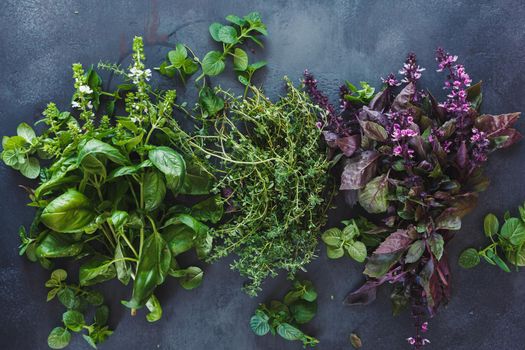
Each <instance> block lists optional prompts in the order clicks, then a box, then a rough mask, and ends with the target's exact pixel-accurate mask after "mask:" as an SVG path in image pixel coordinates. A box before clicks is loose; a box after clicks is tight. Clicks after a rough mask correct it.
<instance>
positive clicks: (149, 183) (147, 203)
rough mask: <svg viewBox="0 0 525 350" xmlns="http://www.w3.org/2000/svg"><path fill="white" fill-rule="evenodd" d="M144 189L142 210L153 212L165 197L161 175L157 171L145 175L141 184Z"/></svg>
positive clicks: (164, 185)
mask: <svg viewBox="0 0 525 350" xmlns="http://www.w3.org/2000/svg"><path fill="white" fill-rule="evenodd" d="M143 187H144V209H145V210H146V211H153V210H155V209H157V208H158V207H159V206H160V205H161V204H162V202H163V201H164V197H165V196H166V184H165V183H164V179H163V178H162V175H161V174H160V173H159V172H157V171H150V172H148V173H146V176H145V177H144V182H143Z"/></svg>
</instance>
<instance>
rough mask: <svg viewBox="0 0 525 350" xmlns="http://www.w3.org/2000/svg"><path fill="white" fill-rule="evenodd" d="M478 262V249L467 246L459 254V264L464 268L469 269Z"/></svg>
mask: <svg viewBox="0 0 525 350" xmlns="http://www.w3.org/2000/svg"><path fill="white" fill-rule="evenodd" d="M479 262H480V259H479V254H478V251H477V250H476V249H474V248H468V249H466V250H464V251H463V253H461V255H460V256H459V261H458V263H459V266H461V267H462V268H464V269H471V268H473V267H475V266H477V265H478V264H479Z"/></svg>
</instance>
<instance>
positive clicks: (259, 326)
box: [250, 314, 270, 336]
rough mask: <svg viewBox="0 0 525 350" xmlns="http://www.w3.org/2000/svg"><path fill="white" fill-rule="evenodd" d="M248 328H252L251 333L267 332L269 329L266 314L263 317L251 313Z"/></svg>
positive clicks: (260, 334)
mask: <svg viewBox="0 0 525 350" xmlns="http://www.w3.org/2000/svg"><path fill="white" fill-rule="evenodd" d="M265 316H266V315H265ZM250 328H251V329H252V331H253V333H255V334H256V335H258V336H263V335H266V334H268V332H269V331H270V325H269V324H268V316H266V318H263V317H262V316H261V315H259V314H255V315H253V316H252V317H251V318H250Z"/></svg>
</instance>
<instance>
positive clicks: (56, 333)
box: [47, 327, 71, 349]
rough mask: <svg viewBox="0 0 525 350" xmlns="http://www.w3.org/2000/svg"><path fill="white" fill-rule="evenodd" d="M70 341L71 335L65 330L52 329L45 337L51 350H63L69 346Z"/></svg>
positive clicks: (59, 328)
mask: <svg viewBox="0 0 525 350" xmlns="http://www.w3.org/2000/svg"><path fill="white" fill-rule="evenodd" d="M70 341H71V333H69V331H68V330H67V329H65V328H62V327H56V328H53V330H52V331H51V333H49V336H48V337H47V345H48V346H49V347H50V348H51V349H63V348H65V347H66V346H68V345H69V342H70Z"/></svg>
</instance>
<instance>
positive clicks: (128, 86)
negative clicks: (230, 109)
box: [2, 37, 223, 343]
mask: <svg viewBox="0 0 525 350" xmlns="http://www.w3.org/2000/svg"><path fill="white" fill-rule="evenodd" d="M144 60H145V57H144V51H143V43H142V39H141V38H138V37H137V38H135V39H134V42H133V59H132V63H131V65H130V66H129V68H128V69H127V71H125V70H123V69H121V68H119V67H113V68H112V69H113V70H114V71H115V73H117V74H120V75H122V77H123V79H124V83H123V84H121V85H119V86H118V89H117V91H116V92H114V93H108V92H104V91H102V88H101V86H102V81H101V78H100V76H99V75H98V74H97V73H96V71H95V70H93V69H89V70H88V71H87V72H84V70H83V68H82V66H81V65H80V64H74V65H73V78H74V81H75V93H74V95H73V98H72V107H73V111H72V112H68V111H60V110H59V109H58V108H57V106H56V105H55V104H53V103H50V104H49V105H48V106H47V108H46V110H45V111H44V112H43V115H44V118H43V119H42V120H41V123H43V124H44V126H45V128H44V131H43V132H42V134H40V135H38V136H37V135H36V133H35V131H34V130H33V129H32V128H31V127H30V126H29V125H27V124H25V123H22V124H20V126H19V127H18V129H17V134H18V135H16V136H12V137H4V139H3V148H4V150H3V152H2V159H3V160H4V162H5V163H6V164H7V165H10V166H11V167H13V168H14V169H17V170H20V172H21V173H22V174H23V175H25V176H27V177H29V178H39V179H40V183H39V185H38V186H37V187H36V188H35V189H29V188H27V191H28V192H29V197H30V199H31V203H30V204H29V205H30V206H33V207H35V208H37V211H36V215H35V218H34V221H33V224H32V225H31V228H30V229H29V231H28V232H27V233H26V231H25V229H23V228H21V230H20V236H21V239H22V245H21V247H20V253H21V254H24V253H25V255H26V256H27V257H28V258H29V260H31V261H38V262H40V264H42V266H44V267H46V268H50V267H51V266H52V264H53V260H54V259H56V258H70V259H73V260H78V261H79V262H80V267H79V280H80V281H79V282H80V283H79V285H80V287H85V286H91V285H95V284H98V283H102V282H104V281H108V280H111V279H115V278H117V279H118V280H119V281H121V282H122V283H123V284H125V285H127V284H128V283H129V282H130V281H131V282H132V283H133V292H132V295H131V298H130V300H128V301H123V304H124V305H126V306H127V307H129V308H130V309H131V310H132V314H134V313H135V310H136V309H139V308H142V307H144V306H147V308H148V309H149V310H150V313H149V314H148V315H147V318H148V320H149V321H155V320H158V319H159V318H160V317H161V315H162V309H161V306H160V304H159V301H158V300H157V298H156V297H155V295H154V292H155V290H156V288H157V286H159V285H161V284H162V283H163V282H164V281H165V279H166V278H167V277H168V276H173V277H175V278H178V279H179V281H180V284H181V285H182V287H184V288H186V289H192V288H195V287H197V286H198V285H199V284H200V282H201V281H202V275H203V273H202V270H201V269H200V268H199V267H196V266H190V267H186V268H183V267H181V266H179V264H178V263H177V256H178V255H179V254H181V253H183V252H185V251H188V250H190V249H192V248H195V249H196V252H197V255H198V256H199V258H205V257H206V256H207V255H208V254H209V253H210V251H211V244H212V236H211V234H210V229H209V227H208V224H214V223H217V222H218V221H219V220H220V219H221V217H222V214H223V206H222V200H221V199H220V196H218V195H210V193H211V192H210V191H211V189H212V187H213V180H214V179H213V176H212V175H210V174H209V173H206V172H205V169H204V168H203V167H201V166H200V165H199V164H200V163H199V161H198V159H196V157H195V156H194V155H191V154H185V153H183V152H182V151H181V150H180V147H178V146H180V145H177V142H171V141H173V140H170V136H169V135H171V132H170V130H168V129H167V127H168V125H170V124H171V123H173V122H174V121H173V120H172V119H173V113H172V112H173V106H174V104H175V97H176V93H175V91H173V90H168V91H165V92H162V93H156V92H153V90H152V88H151V86H150V85H149V83H148V80H149V79H150V76H151V71H150V70H149V69H146V68H145V65H144ZM103 66H104V67H105V66H106V65H103ZM122 93H124V96H123V97H120V96H121V94H122ZM106 95H107V96H109V97H111V98H110V100H109V102H110V104H109V105H108V106H107V108H106V112H107V113H105V114H104V113H103V111H102V109H101V108H99V107H100V106H101V105H102V104H101V98H104V96H106ZM117 97H118V98H119V99H122V98H123V99H124V100H125V106H124V108H125V113H124V114H123V115H119V116H117V117H115V118H114V120H111V119H110V117H109V116H108V113H112V112H113V108H112V107H113V106H112V105H111V103H114V101H115V99H116V98H117ZM108 110H109V111H108ZM39 123H40V122H39ZM168 145H170V146H168ZM44 164H45V166H44ZM67 290H69V289H63V290H58V291H57V292H56V293H57V294H58V297H59V299H60V298H61V295H62V294H63V293H65V291H67ZM74 298H75V297H73V299H74ZM97 339H99V340H102V339H103V338H92V340H93V342H95V343H96V342H97Z"/></svg>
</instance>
